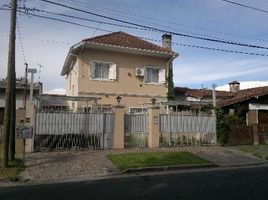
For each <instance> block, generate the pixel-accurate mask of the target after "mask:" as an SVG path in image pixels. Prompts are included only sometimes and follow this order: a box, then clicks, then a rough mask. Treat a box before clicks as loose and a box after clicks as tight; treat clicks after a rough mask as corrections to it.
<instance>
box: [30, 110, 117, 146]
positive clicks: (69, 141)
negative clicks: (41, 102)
mask: <svg viewBox="0 0 268 200" xmlns="http://www.w3.org/2000/svg"><path fill="white" fill-rule="evenodd" d="M113 127H114V114H112V113H71V112H53V113H51V112H44V111H38V112H36V114H35V127H34V149H35V150H42V149H47V148H49V149H54V148H56V149H57V148H92V149H101V148H110V147H111V145H112V144H111V143H112V133H113Z"/></svg>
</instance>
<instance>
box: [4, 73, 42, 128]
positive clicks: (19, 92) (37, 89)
mask: <svg viewBox="0 0 268 200" xmlns="http://www.w3.org/2000/svg"><path fill="white" fill-rule="evenodd" d="M24 88H25V82H24V79H23V78H20V79H17V80H16V109H20V108H23V107H24ZM5 92H6V80H5V79H2V80H1V81H0V125H2V124H3V121H4V111H5ZM42 92H43V87H42V83H40V82H38V83H34V91H33V95H34V96H35V95H40V94H42ZM26 93H27V101H28V100H29V97H30V84H29V82H28V84H27V90H26Z"/></svg>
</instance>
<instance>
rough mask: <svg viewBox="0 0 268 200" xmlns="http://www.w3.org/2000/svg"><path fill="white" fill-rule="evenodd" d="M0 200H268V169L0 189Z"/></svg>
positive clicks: (172, 174)
mask: <svg viewBox="0 0 268 200" xmlns="http://www.w3.org/2000/svg"><path fill="white" fill-rule="evenodd" d="M0 199H1V200H12V199H14V200H20V199H27V200H30V199H33V200H36V199H38V200H52V199H62V200H63V199H64V200H67V199H117V200H118V199H154V200H155V199H206V200H207V199H243V200H245V199H251V200H252V199H268V167H267V166H266V167H264V166H263V167H249V168H239V169H217V170H207V171H206V170H205V171H194V172H187V171H186V172H185V173H182V172H174V173H167V174H159V175H144V176H131V177H129V176H127V177H119V178H111V179H102V180H95V181H82V182H71V183H57V184H44V185H35V186H20V187H10V188H0Z"/></svg>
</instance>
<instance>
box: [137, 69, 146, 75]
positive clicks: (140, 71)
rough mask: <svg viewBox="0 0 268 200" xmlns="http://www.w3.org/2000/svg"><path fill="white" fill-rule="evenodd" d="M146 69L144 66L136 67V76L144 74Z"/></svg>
mask: <svg viewBox="0 0 268 200" xmlns="http://www.w3.org/2000/svg"><path fill="white" fill-rule="evenodd" d="M144 72H145V69H143V68H136V69H135V75H136V76H144Z"/></svg>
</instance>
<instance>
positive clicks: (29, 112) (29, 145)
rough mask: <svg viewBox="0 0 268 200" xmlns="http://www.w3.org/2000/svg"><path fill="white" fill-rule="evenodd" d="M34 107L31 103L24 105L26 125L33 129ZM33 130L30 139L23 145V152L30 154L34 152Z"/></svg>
mask: <svg viewBox="0 0 268 200" xmlns="http://www.w3.org/2000/svg"><path fill="white" fill-rule="evenodd" d="M34 117H35V106H34V103H33V102H27V104H26V117H25V118H26V119H27V120H29V121H28V122H27V120H26V124H28V125H30V126H32V127H34V126H35V118H34ZM34 134H35V133H34V130H33V137H32V139H26V141H25V142H26V143H25V152H26V153H32V152H34Z"/></svg>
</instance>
